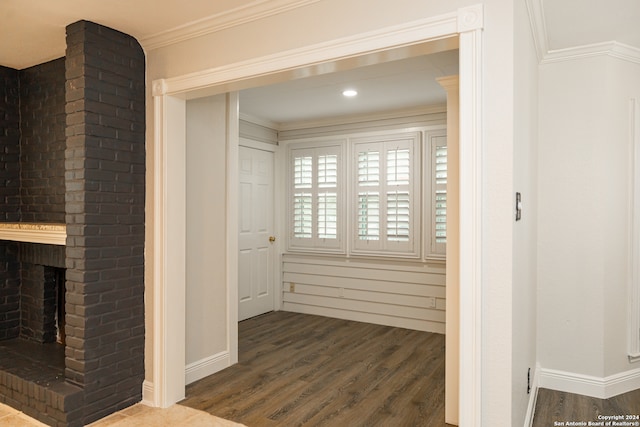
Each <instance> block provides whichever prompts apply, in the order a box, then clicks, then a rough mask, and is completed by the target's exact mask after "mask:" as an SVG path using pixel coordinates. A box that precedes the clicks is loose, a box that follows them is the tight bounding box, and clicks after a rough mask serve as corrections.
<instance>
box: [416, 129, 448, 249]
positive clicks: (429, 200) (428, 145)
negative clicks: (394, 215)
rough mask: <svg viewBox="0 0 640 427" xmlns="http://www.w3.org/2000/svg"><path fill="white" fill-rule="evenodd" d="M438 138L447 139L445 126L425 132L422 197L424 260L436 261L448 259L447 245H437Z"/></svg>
mask: <svg viewBox="0 0 640 427" xmlns="http://www.w3.org/2000/svg"><path fill="white" fill-rule="evenodd" d="M436 137H445V139H446V137H447V128H446V126H443V127H442V128H440V129H430V130H426V131H424V137H423V141H424V142H423V147H424V152H423V158H422V161H423V165H424V167H423V169H422V170H423V173H424V175H423V178H422V182H423V183H424V186H423V191H422V197H423V200H424V215H423V217H422V219H423V227H424V228H423V230H424V236H425V238H424V242H423V243H424V247H423V253H424V259H425V260H434V259H446V256H447V252H446V243H439V244H437V243H436V239H435V234H434V233H435V206H433V192H434V186H435V184H434V176H433V172H434V171H433V162H432V157H433V151H434V150H433V148H434V147H433V144H434V138H436Z"/></svg>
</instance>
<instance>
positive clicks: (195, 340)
mask: <svg viewBox="0 0 640 427" xmlns="http://www.w3.org/2000/svg"><path fill="white" fill-rule="evenodd" d="M186 111H187V118H186V119H187V147H186V150H187V158H186V162H187V165H186V171H187V182H186V186H187V188H186V200H187V202H186V215H187V236H186V237H187V239H186V245H187V246H186V315H187V316H186V347H185V350H186V354H185V356H186V364H187V367H192V370H194V369H197V367H199V368H201V370H202V372H200V373H199V374H198V373H196V372H190V375H188V377H189V376H190V379H191V380H195V379H196V378H198V377H199V376H201V375H203V374H207V375H210V374H211V373H212V372H209V371H210V370H211V369H215V367H214V365H215V362H216V360H215V358H216V356H217V355H218V357H224V354H225V353H226V350H227V334H226V330H227V329H226V324H227V312H226V310H227V299H226V259H227V256H226V233H225V223H226V221H225V207H224V204H223V203H221V201H222V200H225V197H226V190H225V185H226V177H225V173H226V167H225V162H226V155H225V144H226V123H225V121H224V118H225V117H226V113H225V111H226V97H225V95H217V96H215V97H208V98H201V99H195V100H190V101H187V110H186ZM175 345H179V343H175ZM188 382H189V380H188V381H187V383H188Z"/></svg>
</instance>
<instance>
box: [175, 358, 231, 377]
mask: <svg viewBox="0 0 640 427" xmlns="http://www.w3.org/2000/svg"><path fill="white" fill-rule="evenodd" d="M229 366H231V356H230V355H229V352H228V351H222V352H220V353H217V354H214V355H213V356H209V357H205V358H204V359H200V360H198V361H197V362H193V363H190V364H188V365H187V366H186V368H185V370H184V375H185V382H186V384H191V383H192V382H194V381H198V380H199V379H202V378H204V377H208V376H209V375H212V374H215V373H216V372H219V371H221V370H223V369H225V368H228V367H229Z"/></svg>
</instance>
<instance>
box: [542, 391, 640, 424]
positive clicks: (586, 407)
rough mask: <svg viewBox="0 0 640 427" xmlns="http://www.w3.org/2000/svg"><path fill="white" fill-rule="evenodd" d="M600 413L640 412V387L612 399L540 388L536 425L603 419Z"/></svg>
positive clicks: (623, 414) (636, 413)
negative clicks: (600, 417)
mask: <svg viewBox="0 0 640 427" xmlns="http://www.w3.org/2000/svg"><path fill="white" fill-rule="evenodd" d="M599 415H622V416H625V415H640V390H636V391H632V392H629V393H625V394H621V395H619V396H615V397H612V398H610V399H598V398H595V397H589V396H582V395H578V394H572V393H566V392H562V391H556V390H549V389H544V388H541V389H540V390H538V397H537V400H536V408H535V412H534V418H533V427H548V426H553V425H560V423H565V424H566V423H567V422H583V423H589V421H591V422H597V421H601V420H599V418H598V416H599ZM623 421H624V420H623ZM556 423H558V424H556Z"/></svg>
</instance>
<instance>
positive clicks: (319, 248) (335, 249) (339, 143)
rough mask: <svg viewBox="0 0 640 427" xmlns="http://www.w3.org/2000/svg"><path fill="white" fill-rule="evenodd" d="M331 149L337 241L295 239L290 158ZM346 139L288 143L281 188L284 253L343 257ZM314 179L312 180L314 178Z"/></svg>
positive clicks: (291, 163) (315, 238) (344, 251)
mask: <svg viewBox="0 0 640 427" xmlns="http://www.w3.org/2000/svg"><path fill="white" fill-rule="evenodd" d="M331 147H335V149H336V153H337V154H338V177H337V178H338V185H337V187H336V193H337V200H338V207H337V217H338V224H337V230H336V231H337V238H336V239H320V238H318V237H316V236H313V237H311V238H309V239H302V238H295V237H294V235H293V204H292V202H293V195H294V186H293V182H292V180H291V176H292V174H293V155H294V153H295V151H298V150H302V151H306V150H309V151H315V150H323V151H324V150H326V149H328V148H331ZM345 150H346V139H345V138H342V137H341V138H332V139H326V138H322V139H317V140H313V141H306V142H293V141H292V142H291V143H288V144H287V150H286V151H287V162H286V164H287V167H286V178H285V185H286V186H287V200H286V205H287V208H286V221H285V222H286V230H287V233H286V236H287V251H289V252H315V253H329V254H345V253H346V249H345V239H344V235H345V227H346V222H347V221H346V216H345V202H346V200H345V198H346V191H344V188H345V184H343V183H345V182H346V181H345V177H346V175H345V173H346V167H345V158H346V153H345ZM314 179H315V177H314Z"/></svg>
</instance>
